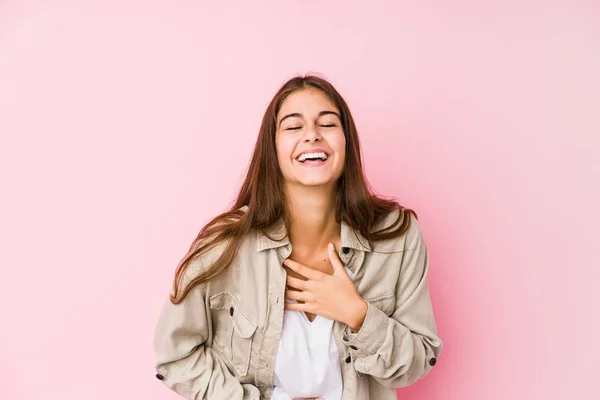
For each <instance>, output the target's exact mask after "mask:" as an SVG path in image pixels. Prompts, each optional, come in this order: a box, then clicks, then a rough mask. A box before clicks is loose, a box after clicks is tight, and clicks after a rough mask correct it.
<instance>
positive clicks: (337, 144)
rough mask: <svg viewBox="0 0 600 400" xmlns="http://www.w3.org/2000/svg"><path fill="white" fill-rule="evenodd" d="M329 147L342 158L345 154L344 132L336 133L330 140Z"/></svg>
mask: <svg viewBox="0 0 600 400" xmlns="http://www.w3.org/2000/svg"><path fill="white" fill-rule="evenodd" d="M331 147H333V151H335V152H336V153H337V155H338V156H339V157H340V158H342V159H344V158H345V156H346V137H345V136H344V134H343V133H342V134H340V135H336V137H335V138H333V140H332V142H331Z"/></svg>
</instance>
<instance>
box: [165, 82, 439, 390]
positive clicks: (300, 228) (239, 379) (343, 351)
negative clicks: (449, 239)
mask: <svg viewBox="0 0 600 400" xmlns="http://www.w3.org/2000/svg"><path fill="white" fill-rule="evenodd" d="M428 265H429V258H428V255H427V248H426V246H425V242H424V240H423V236H422V234H421V231H420V229H419V224H418V222H417V219H416V214H415V213H414V212H413V211H412V210H409V209H407V208H404V207H402V206H400V205H399V204H398V203H397V202H394V201H389V200H385V199H382V198H380V197H377V196H376V195H374V194H372V193H371V191H370V190H369V187H368V185H367V181H366V179H365V177H364V174H363V170H362V162H361V156H360V148H359V141H358V135H357V131H356V127H355V125H354V121H353V119H352V116H351V114H350V110H349V108H348V106H347V105H346V102H345V101H344V100H343V99H342V97H341V96H340V94H339V93H338V92H337V91H336V90H335V88H334V87H333V86H332V85H331V84H330V83H328V82H327V81H325V80H323V79H321V78H318V77H314V76H307V77H297V78H293V79H291V80H289V81H288V82H287V83H285V84H284V85H283V87H282V88H281V89H280V90H279V91H278V92H277V94H276V95H275V97H274V98H273V100H272V101H271V103H270V104H269V106H268V108H267V111H266V113H265V115H264V118H263V121H262V125H261V127H260V132H259V135H258V140H257V143H256V147H255V149H254V155H253V157H252V161H251V164H250V167H249V171H248V174H247V177H246V179H245V182H244V184H243V186H242V188H241V190H240V193H239V195H238V198H237V201H236V203H235V205H234V206H233V207H232V209H231V210H230V211H228V212H226V213H224V214H222V215H219V216H218V217H216V218H215V219H213V220H212V221H211V222H210V223H208V224H207V225H206V226H205V227H204V228H203V229H202V230H201V231H200V234H199V235H198V237H197V238H196V240H195V241H194V242H193V244H192V246H191V247H190V251H189V252H188V254H187V255H186V256H185V257H184V259H183V260H182V262H181V263H180V265H179V266H178V268H177V271H176V273H175V280H174V287H173V289H172V291H171V293H170V297H169V299H168V300H167V301H166V304H165V306H164V308H163V309H162V312H161V314H160V317H159V321H158V325H157V329H156V334H155V341H154V343H155V351H156V371H157V375H156V377H157V378H158V379H159V380H161V381H162V382H163V383H164V384H166V385H167V386H168V387H169V388H171V389H172V390H174V391H175V392H177V393H179V394H180V395H182V396H183V397H185V398H187V399H227V400H239V399H257V400H258V399H261V400H263V399H264V400H266V399H273V400H292V399H317V398H321V399H324V400H342V399H343V400H351V399H357V400H368V399H373V400H388V399H389V400H392V399H394V400H395V399H396V391H395V388H398V387H402V386H406V385H409V384H411V383H413V382H415V381H416V380H417V379H419V378H421V377H423V376H425V375H426V374H427V373H428V372H429V371H430V370H431V368H432V367H433V365H435V363H436V359H437V357H438V355H439V353H440V350H441V347H442V342H441V341H440V339H439V338H438V336H437V329H436V323H435V320H434V316H433V311H432V307H431V301H430V298H429V292H428V286H427V270H428Z"/></svg>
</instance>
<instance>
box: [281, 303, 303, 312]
mask: <svg viewBox="0 0 600 400" xmlns="http://www.w3.org/2000/svg"><path fill="white" fill-rule="evenodd" d="M283 308H285V309H286V310H291V311H305V312H306V311H308V310H307V309H306V305H305V304H300V303H285V304H284V306H283Z"/></svg>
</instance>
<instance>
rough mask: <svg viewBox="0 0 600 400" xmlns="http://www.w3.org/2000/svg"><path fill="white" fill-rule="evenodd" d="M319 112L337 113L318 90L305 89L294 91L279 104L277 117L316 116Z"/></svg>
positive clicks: (326, 97) (324, 95) (330, 102)
mask: <svg viewBox="0 0 600 400" xmlns="http://www.w3.org/2000/svg"><path fill="white" fill-rule="evenodd" d="M321 111H338V112H339V110H338V108H337V107H336V106H335V104H334V103H333V102H332V101H331V100H330V99H329V97H328V96H327V95H326V94H325V93H323V92H322V91H320V90H319V89H314V88H306V89H300V90H296V91H295V92H293V93H292V94H290V95H289V96H288V97H287V98H286V99H285V100H284V101H283V103H282V104H281V108H280V109H279V112H278V113H277V116H278V117H281V116H284V115H286V114H289V113H301V114H308V113H314V114H318V113H319V112H321Z"/></svg>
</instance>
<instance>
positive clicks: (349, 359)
mask: <svg viewBox="0 0 600 400" xmlns="http://www.w3.org/2000/svg"><path fill="white" fill-rule="evenodd" d="M345 361H346V364H348V363H350V361H352V358H350V356H348V357H346V360H345Z"/></svg>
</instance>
